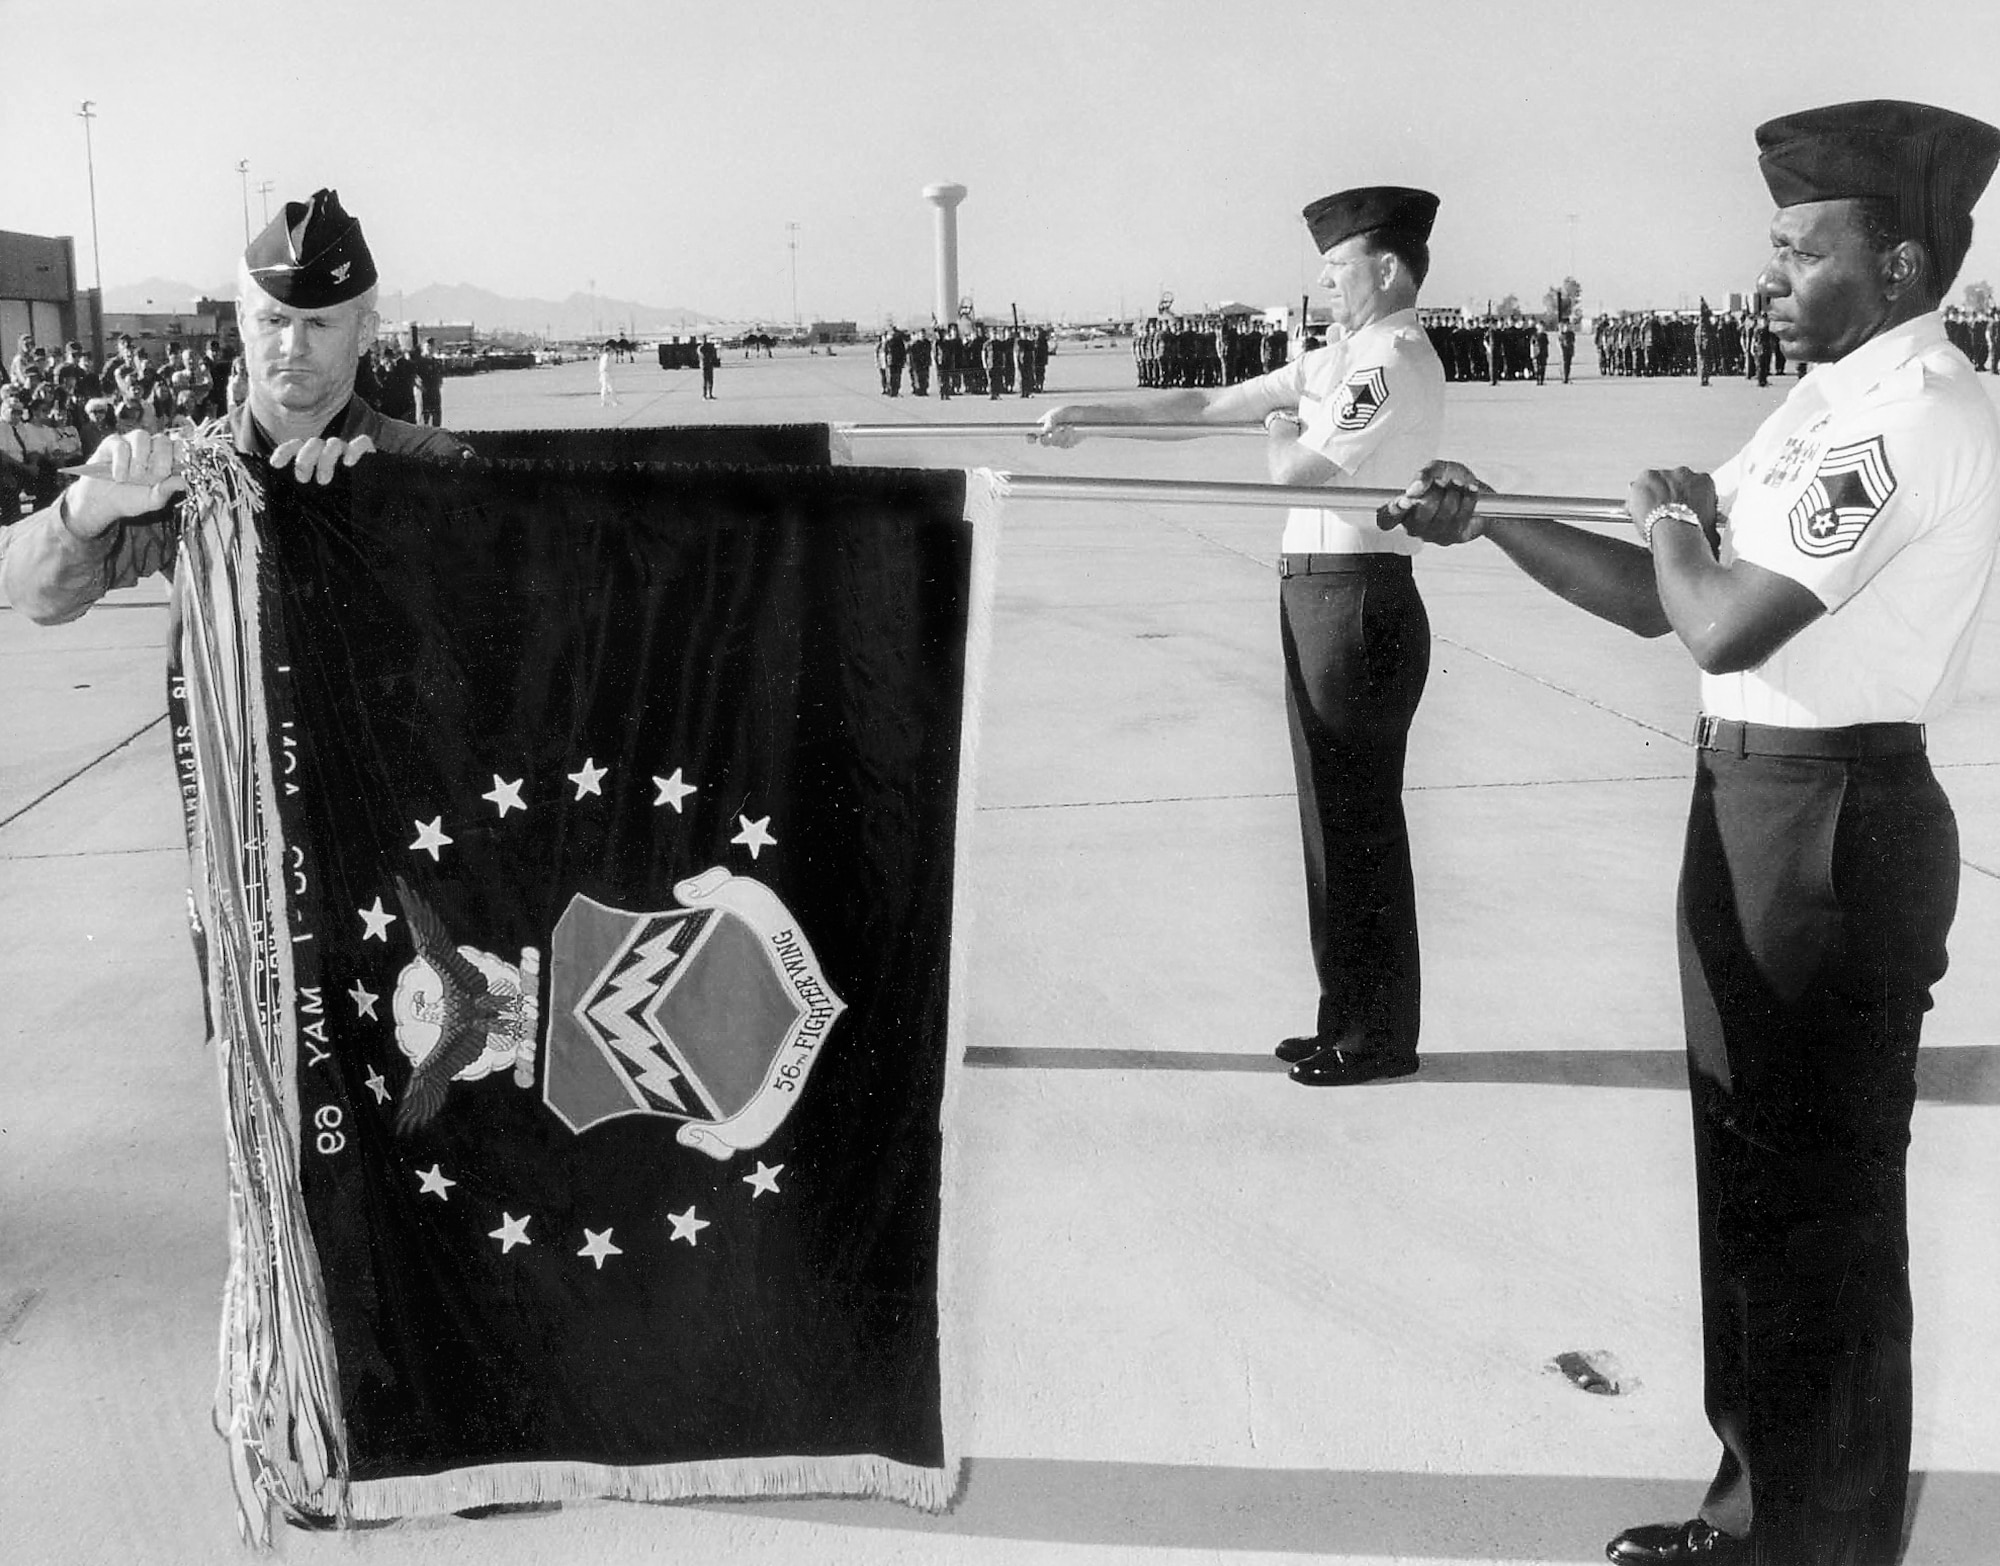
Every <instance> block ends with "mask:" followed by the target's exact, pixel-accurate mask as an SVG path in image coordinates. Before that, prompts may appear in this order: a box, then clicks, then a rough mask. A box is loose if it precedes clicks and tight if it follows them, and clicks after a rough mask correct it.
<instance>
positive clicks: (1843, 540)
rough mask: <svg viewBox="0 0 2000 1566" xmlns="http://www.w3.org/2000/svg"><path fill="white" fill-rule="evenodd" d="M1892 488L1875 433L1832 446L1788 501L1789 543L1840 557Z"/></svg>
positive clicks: (1886, 456)
mask: <svg viewBox="0 0 2000 1566" xmlns="http://www.w3.org/2000/svg"><path fill="white" fill-rule="evenodd" d="M1895 492H1896V474H1895V470H1894V469H1892V468H1891V467H1890V466H1889V452H1888V449H1887V447H1886V446H1885V445H1884V443H1883V439H1882V437H1881V436H1880V435H1874V436H1871V437H1869V438H1868V439H1867V440H1860V441H1853V442H1851V443H1849V444H1848V445H1845V446H1834V447H1831V448H1830V449H1829V450H1828V451H1827V454H1826V455H1825V456H1824V457H1822V458H1821V459H1820V464H1819V471H1818V472H1817V473H1815V474H1814V475H1813V478H1812V482H1811V483H1810V484H1808V485H1806V487H1805V489H1804V490H1803V491H1801V492H1800V494H1799V498H1798V499H1797V500H1795V501H1794V502H1793V503H1792V509H1791V511H1790V512H1789V513H1788V519H1789V521H1790V522H1791V526H1792V543H1793V544H1794V545H1795V546H1797V548H1798V550H1799V552H1800V553H1801V554H1806V555H1811V556H1813V557H1814V558H1815V559H1825V558H1827V557H1828V556H1831V555H1844V554H1846V553H1847V552H1848V551H1849V550H1851V549H1853V548H1854V546H1855V545H1856V544H1858V543H1860V542H1861V535H1862V534H1863V533H1864V532H1866V531H1867V529H1868V524H1869V523H1870V522H1873V521H1874V520H1875V519H1876V518H1877V517H1879V516H1880V515H1881V514H1882V508H1883V507H1884V506H1886V505H1888V503H1889V497H1890V496H1891V495H1893V494H1895Z"/></svg>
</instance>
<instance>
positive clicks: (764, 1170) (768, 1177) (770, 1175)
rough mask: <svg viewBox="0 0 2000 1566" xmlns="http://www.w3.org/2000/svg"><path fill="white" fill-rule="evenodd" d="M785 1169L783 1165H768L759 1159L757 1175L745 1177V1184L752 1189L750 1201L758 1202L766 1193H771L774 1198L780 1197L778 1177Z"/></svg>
mask: <svg viewBox="0 0 2000 1566" xmlns="http://www.w3.org/2000/svg"><path fill="white" fill-rule="evenodd" d="M784 1167H785V1166H784V1165H783V1164H767V1163H765V1162H764V1160H763V1159H761V1158H760V1159H758V1160H757V1172H756V1173H755V1174H747V1175H745V1176H744V1177H743V1183H744V1184H745V1185H747V1186H749V1187H750V1200H751V1201H753V1202H754V1201H756V1200H757V1198H758V1197H760V1196H762V1195H763V1194H764V1193H765V1192H766V1191H769V1192H770V1193H771V1194H772V1195H773V1196H777V1195H780V1194H781V1193H780V1192H779V1190H778V1175H779V1172H780V1171H782V1170H783V1169H784Z"/></svg>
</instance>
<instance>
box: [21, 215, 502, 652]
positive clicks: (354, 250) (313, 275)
mask: <svg viewBox="0 0 2000 1566" xmlns="http://www.w3.org/2000/svg"><path fill="white" fill-rule="evenodd" d="M236 315H237V322H238V329H239V331H240V333H241V335H242V338H243V357H244V361H245V363H246V366H247V369H248V376H249V394H248V396H247V398H246V400H245V401H244V402H243V404H242V405H241V406H239V407H236V408H233V409H232V410H231V411H230V413H229V419H230V430H231V434H232V436H233V438H234V440H235V443H236V449H237V450H238V451H240V452H243V453H245V454H246V455H256V456H259V457H263V458H266V459H268V461H269V462H270V465H271V466H272V467H274V468H280V469H282V468H289V469H290V470H291V472H292V475H293V476H294V477H295V478H296V479H297V480H298V481H299V482H300V483H306V482H308V481H309V480H316V481H317V482H319V483H322V484H324V483H327V482H329V481H330V480H331V479H332V477H333V475H334V473H335V471H336V470H337V469H338V468H340V467H342V466H349V467H351V466H352V465H353V464H354V463H355V462H357V461H359V460H360V459H361V457H362V456H363V455H365V454H366V453H368V452H370V451H388V452H396V453H404V454H412V455H417V456H426V457H437V458H445V459H450V460H462V459H463V458H465V457H466V456H469V455H470V453H468V452H467V451H466V449H465V447H463V446H462V445H461V444H460V443H459V442H458V440H457V439H456V438H455V437H453V436H451V435H448V434H446V433H445V432H444V431H442V430H436V429H424V428H421V427H420V426H418V425H415V424H406V423H403V422H402V421H400V420H397V419H385V418H384V417H382V415H381V414H379V413H377V412H376V411H375V410H374V409H373V408H371V407H369V406H368V404H367V403H365V402H364V401H362V400H361V399H360V398H359V397H357V396H356V395H355V394H354V376H355V368H356V365H357V364H358V362H359V360H360V357H361V352H362V350H363V349H364V348H365V347H367V346H368V345H369V344H371V343H373V342H374V340H375V326H376V314H375V262H374V259H373V257H371V256H370V255H369V253H368V242H367V241H366V240H365V239H363V238H362V235H361V225H360V224H359V223H357V222H355V220H354V219H353V218H352V217H350V216H349V215H348V214H347V213H346V212H345V211H344V210H343V209H342V208H341V205H340V198H339V197H338V196H337V195H336V194H335V193H334V192H332V191H330V190H322V191H318V192H315V193H314V195H313V197H312V199H311V200H310V201H291V202H287V203H286V204H285V210H284V211H283V212H282V213H281V214H279V216H277V217H276V218H274V219H273V220H272V221H271V224H270V226H269V227H268V228H266V229H265V230H264V232H263V233H261V234H259V235H258V236H257V238H256V239H255V240H253V241H252V242H251V244H250V247H249V249H247V250H245V251H244V252H243V260H242V263H241V265H240V266H239V267H238V268H237V306H236ZM93 466H102V467H108V468H109V469H110V477H108V478H101V479H99V478H79V479H78V480H77V481H76V482H75V483H74V484H73V485H72V486H71V487H70V488H69V489H67V490H65V491H64V492H63V493H62V495H61V496H59V497H58V499H57V500H56V502H55V504H53V505H50V506H47V507H44V508H43V509H42V510H40V511H38V512H36V513H35V514H34V515H33V516H30V517H28V518H26V519H25V520H24V521H22V522H21V523H20V524H19V525H18V526H17V527H16V528H15V529H14V530H13V536H12V537H11V539H9V540H8V543H7V547H6V551H5V554H4V556H0V590H4V591H5V593H6V595H7V598H8V600H9V601H10V602H11V603H12V604H13V605H14V607H15V608H17V609H19V610H21V611H22V612H23V613H25V614H27V615H28V616H29V617H30V618H31V619H34V620H36V621H39V622H41V623H43V624H56V623H59V622H61V621H64V620H73V619H75V618H76V617H77V616H78V615H80V614H82V613H83V612H84V611H85V610H87V609H88V608H89V607H90V606H91V605H92V604H94V603H95V602H96V601H97V600H98V599H99V598H101V597H103V596H104V594H105V593H106V592H107V591H109V590H110V589H111V588H114V587H129V586H130V585H131V584H132V583H134V582H136V581H138V580H139V579H140V578H141V577H143V576H146V575H149V574H150V573H152V572H154V571H162V572H167V573H171V572H172V570H173V556H172V552H171V548H172V546H171V542H170V540H171V533H170V531H169V529H168V526H167V523H168V520H169V510H170V503H171V499H172V497H173V496H174V495H175V494H176V493H178V492H179V491H180V490H181V489H182V488H183V487H184V485H183V482H182V480H181V478H180V476H179V475H178V474H177V473H176V472H175V471H174V446H173V442H172V441H171V440H170V439H168V438H166V437H165V436H164V435H161V436H149V435H148V434H147V433H146V432H145V431H143V430H132V431H130V432H129V433H126V434H122V435H115V436H113V437H112V438H111V439H109V440H107V441H105V442H104V443H103V444H102V445H101V446H99V447H98V448H97V452H96V455H95V457H94V459H93Z"/></svg>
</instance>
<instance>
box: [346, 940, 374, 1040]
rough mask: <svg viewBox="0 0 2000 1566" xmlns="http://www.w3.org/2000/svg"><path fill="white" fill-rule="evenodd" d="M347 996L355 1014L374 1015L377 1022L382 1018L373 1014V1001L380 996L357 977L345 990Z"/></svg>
mask: <svg viewBox="0 0 2000 1566" xmlns="http://www.w3.org/2000/svg"><path fill="white" fill-rule="evenodd" d="M363 917H364V918H365V917H366V916H365V915H364V916H363ZM347 998H348V999H349V1000H351V1001H353V1002H354V1015H355V1016H357V1017H375V1020H376V1021H377V1022H380V1021H381V1020H382V1019H381V1018H380V1017H376V1016H375V1003H376V1002H377V1001H378V1000H380V999H381V998H382V997H381V996H379V995H377V994H376V993H375V992H374V991H373V990H371V989H369V988H367V987H366V986H365V985H363V984H362V982H361V981H360V980H359V979H356V980H355V981H354V988H353V989H351V990H349V991H348V992H347Z"/></svg>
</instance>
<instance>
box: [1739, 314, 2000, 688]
mask: <svg viewBox="0 0 2000 1566" xmlns="http://www.w3.org/2000/svg"><path fill="white" fill-rule="evenodd" d="M1715 487H1716V493H1717V499H1718V501H1719V503H1720V507H1721V510H1722V512H1723V513H1724V514H1725V515H1726V516H1727V517H1728V525H1727V527H1725V528H1724V529H1723V534H1722V541H1723V552H1722V559H1723V561H1724V563H1725V564H1727V563H1730V562H1732V561H1738V560H1741V561H1747V562H1749V563H1750V564H1752V565H1757V566H1761V567H1763V568H1764V569H1765V570H1767V571H1775V572H1777V573H1778V574H1779V575H1780V576H1787V577H1790V578H1791V579H1792V580H1793V581H1795V582H1798V583H1799V584H1801V585H1802V586H1804V587H1806V588H1808V589H1810V590H1811V591H1812V592H1813V593H1814V594H1815V595H1816V596H1817V597H1818V598H1819V600H1820V602H1822V603H1823V604H1825V605H1826V609H1827V612H1826V614H1825V615H1823V616H1822V617H1821V618H1819V619H1817V620H1815V621H1814V622H1813V623H1812V624H1811V625H1809V626H1807V627H1806V628H1805V629H1804V630H1803V631H1801V632H1799V634H1798V635H1797V636H1795V637H1793V638H1792V639H1791V640H1790V641H1789V642H1787V643H1786V644H1785V645H1784V646H1783V647H1780V648H1779V649H1778V650H1777V651H1776V652H1775V653H1773V654H1772V655H1771V656H1770V657H1769V658H1767V659H1766V660H1765V661H1764V662H1763V663H1761V664H1759V665H1758V666H1757V667H1756V668H1754V669H1747V670H1744V671H1743V672H1741V673H1738V674H1711V675H1704V676H1703V677H1702V682H1701V698H1702V708H1703V710H1704V711H1706V712H1709V713H1712V714H1713V715H1715V716H1716V717H1719V718H1735V719H1739V720H1742V721H1744V722H1748V723H1768V724H1776V725H1778V726H1781V727H1786V728H1840V727H1843V726H1845V725H1847V724H1850V723H1897V722H1907V723H1927V722H1930V721H1932V720H1933V719H1935V718H1937V717H1939V716H1941V715H1942V714H1943V712H1944V711H1945V709H1946V708H1947V707H1949V706H1950V705H1951V701H1952V698H1953V697H1954V696H1955V695H1956V694H1957V691H1958V687H1959V684H1960V683H1961V681H1962V680H1963V679H1964V676H1965V668H1966V663H1967V660H1968V659H1969V657H1970V656H1971V651H1972V639H1973V632H1974V630H1975V628H1976V627H1977V625H1978V623H1979V618H1980V610H1981V607H1982V605H1983V604H1984V602H1985V599H1986V593H1987V587H1988V583H1989V582H1990V580H1991V578H1992V574H1993V562H1994V552H1995V548H1996V545H2000V416H1996V414H1995V412H1994V408H1993V404H1992V403H1991V402H1990V401H1989V400H1988V398H1987V396H1986V392H1985V390H1984V389H1983V388H1982V387H1981V385H1980V383H1979V378H1978V376H1977V374H1976V373H1975V372H1974V370H1973V368H1972V365H1971V363H1970V362H1969V361H1968V360H1967V359H1966V357H1965V355H1964V354H1962V353H1961V352H1959V350H1958V349H1957V348H1955V347H1953V346H1952V345H1951V343H1950V342H1949V341H1948V340H1947V338H1946V337H1945V332H1944V322H1943V318H1942V317H1941V316H1939V315H1938V314H1936V313H1935V312H1933V313H1931V314H1929V315H1924V316H1919V317H1918V318H1917V319H1915V320H1913V321H1907V322H1905V323H1903V324H1902V325H1901V326H1898V327H1896V328H1894V329H1892V330H1890V331H1888V332H1885V333H1883V334H1882V335H1881V336H1880V337H1877V338H1874V339H1872V340H1870V341H1869V342H1866V343H1864V344H1863V345H1862V346H1861V347H1859V348H1857V349H1855V350H1854V351H1853V352H1852V353H1850V354H1848V355H1847V357H1846V358H1844V359H1841V360H1838V361H1837V362H1835V363H1833V364H1826V365H1821V366H1819V367H1818V368H1817V369H1815V370H1814V371H1813V372H1812V373H1811V374H1810V375H1808V376H1807V377H1806V379H1805V380H1803V381H1801V382H1800V383H1799V384H1798V385H1797V386H1796V387H1794V388H1793V390H1792V393H1791V395H1790V396H1789V397H1787V398H1786V399H1785V402H1784V404H1783V406H1781V407H1780V408H1779V409H1778V410H1777V412H1775V413H1773V414H1772V415H1771V417H1770V418H1768V419H1766V420H1765V421H1764V424H1763V427H1762V428H1761V429H1759V430H1758V431H1757V433H1756V435H1755V436H1754V437H1752V439H1751V441H1750V443H1749V444H1748V445H1747V446H1745V447H1744V448H1743V449H1742V450H1741V451H1740V452H1738V453H1737V454H1736V455H1735V456H1734V457H1732V458H1731V459H1730V460H1729V461H1728V462H1726V463H1724V464H1723V466H1722V468H1721V469H1720V470H1719V471H1717V473H1716V474H1715Z"/></svg>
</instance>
